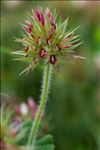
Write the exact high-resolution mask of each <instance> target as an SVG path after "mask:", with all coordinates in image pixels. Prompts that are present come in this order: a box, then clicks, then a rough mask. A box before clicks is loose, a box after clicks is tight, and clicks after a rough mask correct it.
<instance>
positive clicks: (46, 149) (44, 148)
mask: <svg viewBox="0 0 100 150" xmlns="http://www.w3.org/2000/svg"><path fill="white" fill-rule="evenodd" d="M34 147H35V148H34V149H33V150H54V145H53V137H52V135H46V136H45V137H43V138H42V139H39V140H38V141H36V143H35V144H34Z"/></svg>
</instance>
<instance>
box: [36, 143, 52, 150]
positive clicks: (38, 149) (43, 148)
mask: <svg viewBox="0 0 100 150" xmlns="http://www.w3.org/2000/svg"><path fill="white" fill-rule="evenodd" d="M33 150H54V145H53V144H48V145H44V146H37V147H36V148H35V149H33Z"/></svg>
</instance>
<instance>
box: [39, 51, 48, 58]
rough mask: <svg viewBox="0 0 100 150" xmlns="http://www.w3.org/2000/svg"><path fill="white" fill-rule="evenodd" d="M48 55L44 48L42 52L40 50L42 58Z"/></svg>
mask: <svg viewBox="0 0 100 150" xmlns="http://www.w3.org/2000/svg"><path fill="white" fill-rule="evenodd" d="M46 55H47V52H46V51H45V50H44V49H41V50H40V52H39V56H40V57H41V58H43V57H45V56H46Z"/></svg>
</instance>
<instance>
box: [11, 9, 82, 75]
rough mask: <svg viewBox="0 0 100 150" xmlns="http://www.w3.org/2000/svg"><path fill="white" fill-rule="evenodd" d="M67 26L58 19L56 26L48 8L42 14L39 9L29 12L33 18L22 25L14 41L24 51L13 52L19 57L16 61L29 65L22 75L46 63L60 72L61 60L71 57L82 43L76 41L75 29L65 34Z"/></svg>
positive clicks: (54, 18)
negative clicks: (21, 31)
mask: <svg viewBox="0 0 100 150" xmlns="http://www.w3.org/2000/svg"><path fill="white" fill-rule="evenodd" d="M67 25H68V19H66V20H65V21H64V22H62V21H61V19H59V20H58V23H57V14H56V13H54V14H53V13H52V12H51V11H50V10H49V8H46V10H44V11H43V10H42V8H36V10H35V11H33V10H32V15H29V20H27V21H25V24H24V25H23V29H24V33H23V34H22V37H21V38H19V39H16V40H17V41H18V42H20V43H22V45H23V46H24V48H23V50H22V51H17V52H13V53H14V54H18V55H21V56H22V57H21V58H17V60H21V61H26V62H28V63H29V66H28V67H27V68H26V69H25V70H24V71H22V72H21V74H22V73H25V72H29V71H31V70H33V69H34V68H35V67H36V66H37V65H41V64H44V65H47V64H48V63H50V64H52V65H53V66H54V68H55V69H56V70H57V71H58V70H59V66H60V63H61V59H62V58H63V57H65V56H67V55H69V54H70V55H71V56H72V55H73V53H72V51H73V49H74V48H76V47H77V46H79V45H80V44H81V43H82V42H79V40H80V39H79V35H78V36H75V35H74V32H75V30H76V29H77V28H76V29H74V30H68V31H67ZM73 58H74V55H73Z"/></svg>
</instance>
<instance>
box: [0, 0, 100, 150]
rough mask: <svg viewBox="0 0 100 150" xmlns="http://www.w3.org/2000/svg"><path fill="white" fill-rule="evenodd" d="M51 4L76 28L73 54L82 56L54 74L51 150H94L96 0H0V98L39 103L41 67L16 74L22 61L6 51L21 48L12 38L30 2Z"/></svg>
mask: <svg viewBox="0 0 100 150" xmlns="http://www.w3.org/2000/svg"><path fill="white" fill-rule="evenodd" d="M38 5H39V6H43V7H47V6H48V7H49V8H50V9H51V10H54V8H56V9H57V11H59V14H60V15H61V16H62V18H63V20H64V19H65V18H67V17H68V16H69V28H71V27H73V28H76V27H77V26H80V28H79V30H78V31H76V33H77V34H81V35H82V36H81V39H82V40H83V41H84V43H83V44H82V45H81V46H80V47H79V48H77V50H76V51H77V52H78V53H79V54H80V55H82V56H85V57H87V59H86V60H85V61H83V60H81V61H79V60H77V61H75V64H74V65H73V64H66V65H65V66H64V69H63V72H62V73H61V74H59V75H58V74H57V73H55V72H54V74H53V79H52V83H51V90H50V95H49V100H48V102H47V106H46V111H47V117H49V124H50V132H51V133H52V134H53V136H54V143H55V147H56V148H55V150H99V149H100V86H99V84H100V78H99V77H100V2H99V1H96V2H95V1H2V2H1V80H2V82H1V98H2V100H8V99H10V100H11V102H13V101H14V100H17V101H18V102H20V101H26V100H27V98H28V97H30V96H32V97H33V98H34V99H35V101H36V102H37V103H38V102H39V94H40V86H41V79H42V72H41V71H33V72H32V73H31V74H29V75H27V76H25V75H22V76H19V75H18V74H19V72H21V70H22V69H23V67H25V64H24V63H21V62H17V61H13V60H12V59H13V56H12V55H11V54H10V52H11V51H15V50H21V48H22V46H21V45H20V44H19V43H16V42H15V41H14V38H13V37H14V36H16V37H17V36H18V35H19V34H20V32H21V31H22V29H21V27H20V24H19V23H20V22H24V20H25V18H26V14H27V11H29V12H31V9H32V8H33V9H34V8H35V7H36V6H38Z"/></svg>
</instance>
